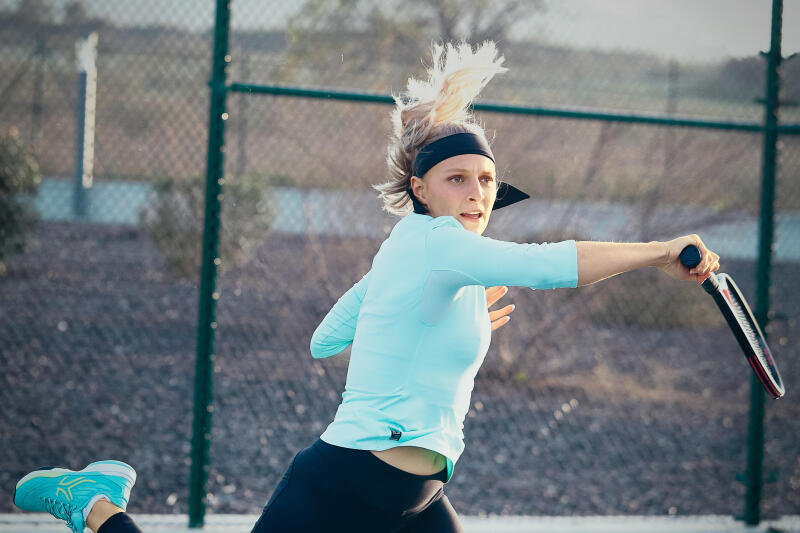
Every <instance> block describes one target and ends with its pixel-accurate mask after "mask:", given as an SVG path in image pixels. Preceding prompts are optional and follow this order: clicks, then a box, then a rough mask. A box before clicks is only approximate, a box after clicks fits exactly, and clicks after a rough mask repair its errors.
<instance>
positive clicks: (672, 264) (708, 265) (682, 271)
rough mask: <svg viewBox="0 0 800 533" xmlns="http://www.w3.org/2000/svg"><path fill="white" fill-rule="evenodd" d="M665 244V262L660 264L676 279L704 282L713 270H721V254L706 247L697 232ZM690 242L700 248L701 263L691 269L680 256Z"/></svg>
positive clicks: (661, 267)
mask: <svg viewBox="0 0 800 533" xmlns="http://www.w3.org/2000/svg"><path fill="white" fill-rule="evenodd" d="M664 244H665V246H666V248H667V250H666V253H665V257H664V263H663V264H661V265H659V268H660V269H661V270H663V271H664V272H666V273H667V274H668V275H669V276H671V277H673V278H675V279H679V280H681V281H696V282H697V283H703V282H704V281H705V280H706V279H707V278H708V277H709V276H710V275H711V273H712V272H715V271H717V270H719V256H718V255H717V254H715V253H714V252H712V251H711V250H709V249H708V248H706V245H705V244H703V241H702V240H701V239H700V237H699V236H697V235H695V234H692V235H685V236H683V237H678V238H677V239H672V240H671V241H667V242H665V243H664ZM690 244H694V245H695V246H697V248H698V249H699V250H700V264H698V265H697V266H696V267H694V268H691V269H689V268H686V267H685V266H683V265H682V264H681V260H680V258H679V255H680V253H681V251H682V250H683V249H684V248H686V247H687V246H689V245H690Z"/></svg>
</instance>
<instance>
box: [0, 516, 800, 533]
mask: <svg viewBox="0 0 800 533" xmlns="http://www.w3.org/2000/svg"><path fill="white" fill-rule="evenodd" d="M131 516H132V517H133V518H134V520H136V523H137V524H138V525H139V526H140V527H141V528H142V530H143V531H144V533H197V532H199V531H204V532H206V533H234V532H235V533H247V532H249V531H250V529H251V528H252V527H253V524H255V522H256V520H257V519H258V515H234V514H213V515H208V516H207V517H206V525H205V527H204V528H203V529H202V530H199V529H189V528H188V517H187V515H181V514H174V515H166V514H161V515H155V514H137V513H132V514H131ZM459 519H460V520H461V524H462V525H463V527H464V531H465V533H577V532H580V533H644V532H647V533H654V532H655V533H659V532H664V533H667V532H669V533H767V532H768V530H769V529H770V528H774V530H777V531H779V532H780V533H800V515H794V516H786V517H783V518H781V519H779V520H770V521H765V522H762V523H761V524H759V525H758V526H756V527H747V526H745V525H744V523H742V522H739V521H736V520H734V519H733V518H732V517H729V516H719V515H707V516H675V517H672V516H581V517H568V516H496V517H485V518H484V517H477V516H463V515H462V516H459ZM87 531H88V530H87ZM34 532H35V533H65V532H68V529H67V528H66V526H65V525H64V523H63V522H62V521H60V520H56V519H54V518H52V517H51V516H50V515H48V514H45V513H13V514H0V533H34Z"/></svg>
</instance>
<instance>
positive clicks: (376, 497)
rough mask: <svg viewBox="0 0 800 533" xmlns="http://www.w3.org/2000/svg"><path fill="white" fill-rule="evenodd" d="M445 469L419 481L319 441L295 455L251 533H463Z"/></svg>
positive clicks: (366, 456)
mask: <svg viewBox="0 0 800 533" xmlns="http://www.w3.org/2000/svg"><path fill="white" fill-rule="evenodd" d="M446 478H447V469H446V468H445V469H443V470H442V471H441V472H439V473H438V474H433V475H429V476H419V475H416V474H411V473H409V472H405V471H404V470H400V469H399V468H395V467H394V466H391V465H390V464H388V463H385V462H383V461H381V460H380V459H378V458H377V457H376V456H375V455H373V454H372V453H371V452H369V451H368V450H354V449H351V448H342V447H340V446H334V445H332V444H328V443H327V442H325V441H323V440H321V439H317V441H316V442H315V443H314V444H313V445H311V446H310V447H308V448H305V449H303V450H301V451H300V452H299V453H298V454H297V455H295V457H294V459H293V460H292V462H291V464H290V465H289V468H288V469H287V470H286V473H285V474H284V475H283V479H281V481H280V482H279V483H278V486H277V487H275V491H274V492H273V493H272V497H271V498H270V499H269V501H268V502H267V505H266V506H265V507H264V511H263V513H262V514H261V517H260V518H259V519H258V522H256V525H255V526H254V527H253V530H252V533H283V532H286V533H289V532H292V533H305V532H309V533H310V532H314V533H322V532H328V533H335V532H339V531H342V532H345V531H346V532H348V533H357V532H364V533H376V532H380V533H383V532H386V533H401V532H402V533H410V532H412V531H413V532H415V533H426V532H437V533H462V531H463V530H462V529H461V526H460V525H459V522H458V517H457V516H456V512H455V510H454V509H453V506H452V505H451V504H450V501H449V500H448V499H447V496H445V495H444V483H445V480H446Z"/></svg>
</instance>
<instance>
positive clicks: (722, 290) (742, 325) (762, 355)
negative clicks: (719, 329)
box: [680, 244, 786, 398]
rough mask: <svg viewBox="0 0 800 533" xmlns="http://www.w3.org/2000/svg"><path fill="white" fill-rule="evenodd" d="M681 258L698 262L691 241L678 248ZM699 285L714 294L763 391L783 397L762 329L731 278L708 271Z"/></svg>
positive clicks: (693, 263)
mask: <svg viewBox="0 0 800 533" xmlns="http://www.w3.org/2000/svg"><path fill="white" fill-rule="evenodd" d="M680 261H681V264H682V265H683V266H685V267H687V268H694V267H696V266H697V265H699V264H700V250H698V248H697V246H695V245H693V244H690V245H689V246H687V247H686V248H684V249H683V250H682V251H681V254H680ZM702 287H703V288H704V289H705V291H706V292H707V293H709V294H710V295H711V296H713V297H714V302H716V304H717V307H719V310H720V311H722V315H723V316H724V317H725V321H726V322H728V326H730V328H731V331H733V335H734V336H735V337H736V340H737V341H739V346H741V347H742V350H743V351H744V355H745V356H746V357H747V361H748V362H749V363H750V366H751V367H752V368H753V372H755V373H756V377H758V380H759V381H760V382H761V384H762V385H763V386H764V390H766V391H767V393H768V394H770V395H771V396H772V397H773V398H780V397H781V396H783V395H784V394H785V392H786V390H785V389H784V387H783V380H782V379H781V374H780V372H778V367H777V366H775V360H774V359H773V358H772V353H771V352H770V350H769V346H767V340H766V339H765V338H764V335H763V334H762V333H761V328H759V327H758V323H757V322H756V321H755V318H753V313H752V312H751V311H750V306H749V305H747V301H746V300H745V299H744V296H742V292H741V291H740V290H739V287H737V286H736V283H735V282H734V281H733V278H732V277H730V276H729V275H727V274H724V273H720V274H714V273H713V272H711V275H710V276H709V277H708V279H706V280H705V281H704V282H703V284H702Z"/></svg>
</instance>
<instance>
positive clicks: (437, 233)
mask: <svg viewBox="0 0 800 533" xmlns="http://www.w3.org/2000/svg"><path fill="white" fill-rule="evenodd" d="M425 254H426V256H427V259H428V265H429V266H430V268H431V270H433V271H450V272H456V273H458V274H460V276H459V278H460V279H462V280H463V281H462V282H461V284H462V285H483V286H485V287H493V286H497V285H511V286H517V287H530V288H531V289H554V288H556V287H576V286H577V285H578V249H577V246H576V244H575V241H574V240H569V241H563V242H557V243H542V244H527V243H516V242H508V241H499V240H496V239H491V238H489V237H484V236H482V235H478V234H477V233H473V232H471V231H468V230H466V229H464V227H463V226H462V225H461V224H460V223H459V222H458V221H457V220H455V219H454V218H453V217H450V216H446V217H438V218H437V219H436V222H435V223H434V225H433V227H432V228H430V229H429V230H428V232H427V234H426V240H425Z"/></svg>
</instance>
